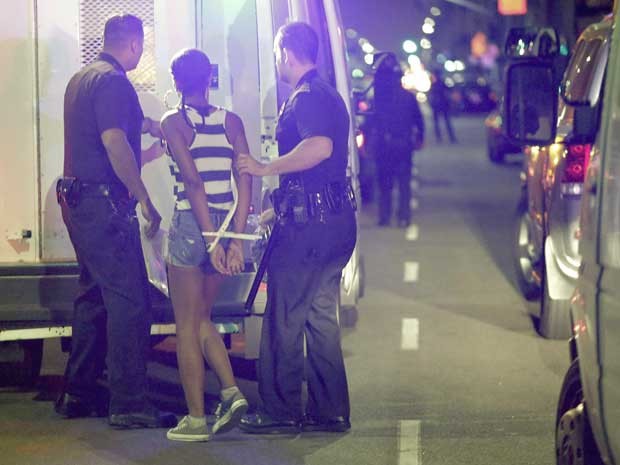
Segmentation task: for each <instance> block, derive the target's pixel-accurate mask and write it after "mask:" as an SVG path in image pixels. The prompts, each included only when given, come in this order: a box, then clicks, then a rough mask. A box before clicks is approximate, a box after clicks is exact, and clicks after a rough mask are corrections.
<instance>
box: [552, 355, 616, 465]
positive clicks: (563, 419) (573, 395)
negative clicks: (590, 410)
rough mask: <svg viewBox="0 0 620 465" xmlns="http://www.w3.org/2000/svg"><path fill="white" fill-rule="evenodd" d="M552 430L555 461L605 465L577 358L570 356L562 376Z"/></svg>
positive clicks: (563, 464)
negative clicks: (595, 436)
mask: <svg viewBox="0 0 620 465" xmlns="http://www.w3.org/2000/svg"><path fill="white" fill-rule="evenodd" d="M555 431H556V434H555V456H556V464H557V465H604V464H603V461H602V459H601V455H600V453H599V451H598V448H597V446H596V442H595V440H594V437H593V435H592V429H591V427H590V422H589V420H588V414H587V409H586V405H585V401H584V398H583V388H582V386H581V378H580V374H579V359H575V360H573V362H572V363H571V365H570V367H569V369H568V371H567V372H566V376H565V377H564V382H563V384H562V389H561V391H560V399H559V401H558V409H557V413H556V420H555Z"/></svg>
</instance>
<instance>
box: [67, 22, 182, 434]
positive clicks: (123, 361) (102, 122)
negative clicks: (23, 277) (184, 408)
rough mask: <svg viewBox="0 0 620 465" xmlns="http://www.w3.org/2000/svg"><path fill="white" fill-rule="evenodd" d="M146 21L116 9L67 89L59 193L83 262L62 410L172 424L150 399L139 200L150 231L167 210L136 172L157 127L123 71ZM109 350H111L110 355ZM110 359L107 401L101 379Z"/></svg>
mask: <svg viewBox="0 0 620 465" xmlns="http://www.w3.org/2000/svg"><path fill="white" fill-rule="evenodd" d="M143 43H144V33H143V29H142V21H141V20H140V19H139V18H137V17H135V16H132V15H123V16H114V17H112V18H110V19H109V20H108V21H107V22H106V25H105V31H104V47H103V52H102V53H101V54H100V55H99V56H98V57H97V59H96V60H95V61H94V62H93V63H92V64H90V65H88V66H86V67H84V68H83V69H82V70H80V71H79V72H78V73H77V74H75V75H74V76H73V78H72V79H71V80H70V82H69V84H68V86H67V89H66V93H65V109H64V122H65V161H64V177H63V178H62V179H61V180H60V181H59V182H58V185H57V194H58V199H59V202H60V204H61V208H62V215H63V219H64V222H65V224H66V226H67V229H68V232H69V236H70V238H71V242H72V243H73V246H74V248H75V252H76V256H77V260H78V264H79V269H80V278H79V285H80V291H79V294H78V296H77V298H76V300H75V304H74V317H73V339H72V348H71V354H70V356H69V360H68V363H67V368H66V372H65V381H66V383H65V391H64V393H63V394H62V395H61V397H60V398H59V400H58V401H57V403H56V411H57V412H58V413H59V414H61V415H62V416H64V417H66V418H77V417H84V416H90V415H93V414H97V415H99V416H105V415H108V414H109V422H110V425H111V426H113V427H117V428H130V427H131V428H134V427H152V428H154V427H170V426H174V425H175V424H176V418H175V417H174V415H172V414H164V413H162V412H159V411H158V410H156V409H155V408H153V407H152V406H150V405H149V404H148V403H147V401H146V384H147V378H146V362H147V360H146V357H147V353H148V350H149V337H150V314H149V312H150V308H149V300H148V281H147V276H146V270H145V265H144V258H143V255H142V249H141V246H140V234H139V229H138V228H139V226H138V220H137V218H136V215H135V207H136V201H137V202H138V203H139V204H140V208H141V212H142V215H143V216H144V218H145V219H146V220H147V223H148V226H147V231H146V233H147V235H153V234H154V233H155V232H156V231H157V230H158V228H159V223H160V221H161V217H160V216H159V213H158V212H157V210H156V209H155V207H154V206H153V204H152V203H151V200H150V199H149V196H148V193H147V191H146V188H145V187H144V184H143V182H142V180H141V179H140V164H141V163H140V152H141V150H140V137H141V133H142V132H150V133H151V135H153V136H155V137H161V132H160V129H159V124H158V123H155V122H154V121H152V120H150V119H148V118H144V115H143V114H142V109H141V108H140V104H139V102H138V96H137V95H136V91H135V90H134V88H133V86H132V85H131V83H130V81H129V80H128V79H127V76H126V74H125V72H126V71H130V70H132V69H134V68H135V67H136V66H137V65H138V62H139V61H140V57H141V55H142V50H143ZM106 355H107V358H106ZM106 362H107V369H108V382H109V392H110V399H109V406H108V402H107V399H106V396H105V395H104V394H103V392H102V389H101V387H100V386H99V385H98V384H97V380H98V378H99V377H100V376H101V375H102V373H103V370H104V366H105V364H106Z"/></svg>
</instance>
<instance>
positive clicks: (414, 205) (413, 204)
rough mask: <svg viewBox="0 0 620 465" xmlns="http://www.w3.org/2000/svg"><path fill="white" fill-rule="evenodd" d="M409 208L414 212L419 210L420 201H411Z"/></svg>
mask: <svg viewBox="0 0 620 465" xmlns="http://www.w3.org/2000/svg"><path fill="white" fill-rule="evenodd" d="M409 206H410V207H411V209H412V210H417V209H418V207H419V206H420V202H418V199H411V201H410V202H409Z"/></svg>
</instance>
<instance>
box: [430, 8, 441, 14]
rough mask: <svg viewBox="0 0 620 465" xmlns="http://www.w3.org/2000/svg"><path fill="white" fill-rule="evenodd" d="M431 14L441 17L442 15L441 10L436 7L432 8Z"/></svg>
mask: <svg viewBox="0 0 620 465" xmlns="http://www.w3.org/2000/svg"><path fill="white" fill-rule="evenodd" d="M431 14H432V15H433V16H440V15H441V10H440V9H439V8H437V7H436V6H434V7H431Z"/></svg>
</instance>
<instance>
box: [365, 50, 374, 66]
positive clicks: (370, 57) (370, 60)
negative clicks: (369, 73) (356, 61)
mask: <svg viewBox="0 0 620 465" xmlns="http://www.w3.org/2000/svg"><path fill="white" fill-rule="evenodd" d="M374 61H375V56H374V55H373V54H372V53H367V54H366V55H364V62H365V63H366V64H367V65H368V66H371V65H372V64H373V63H374Z"/></svg>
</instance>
